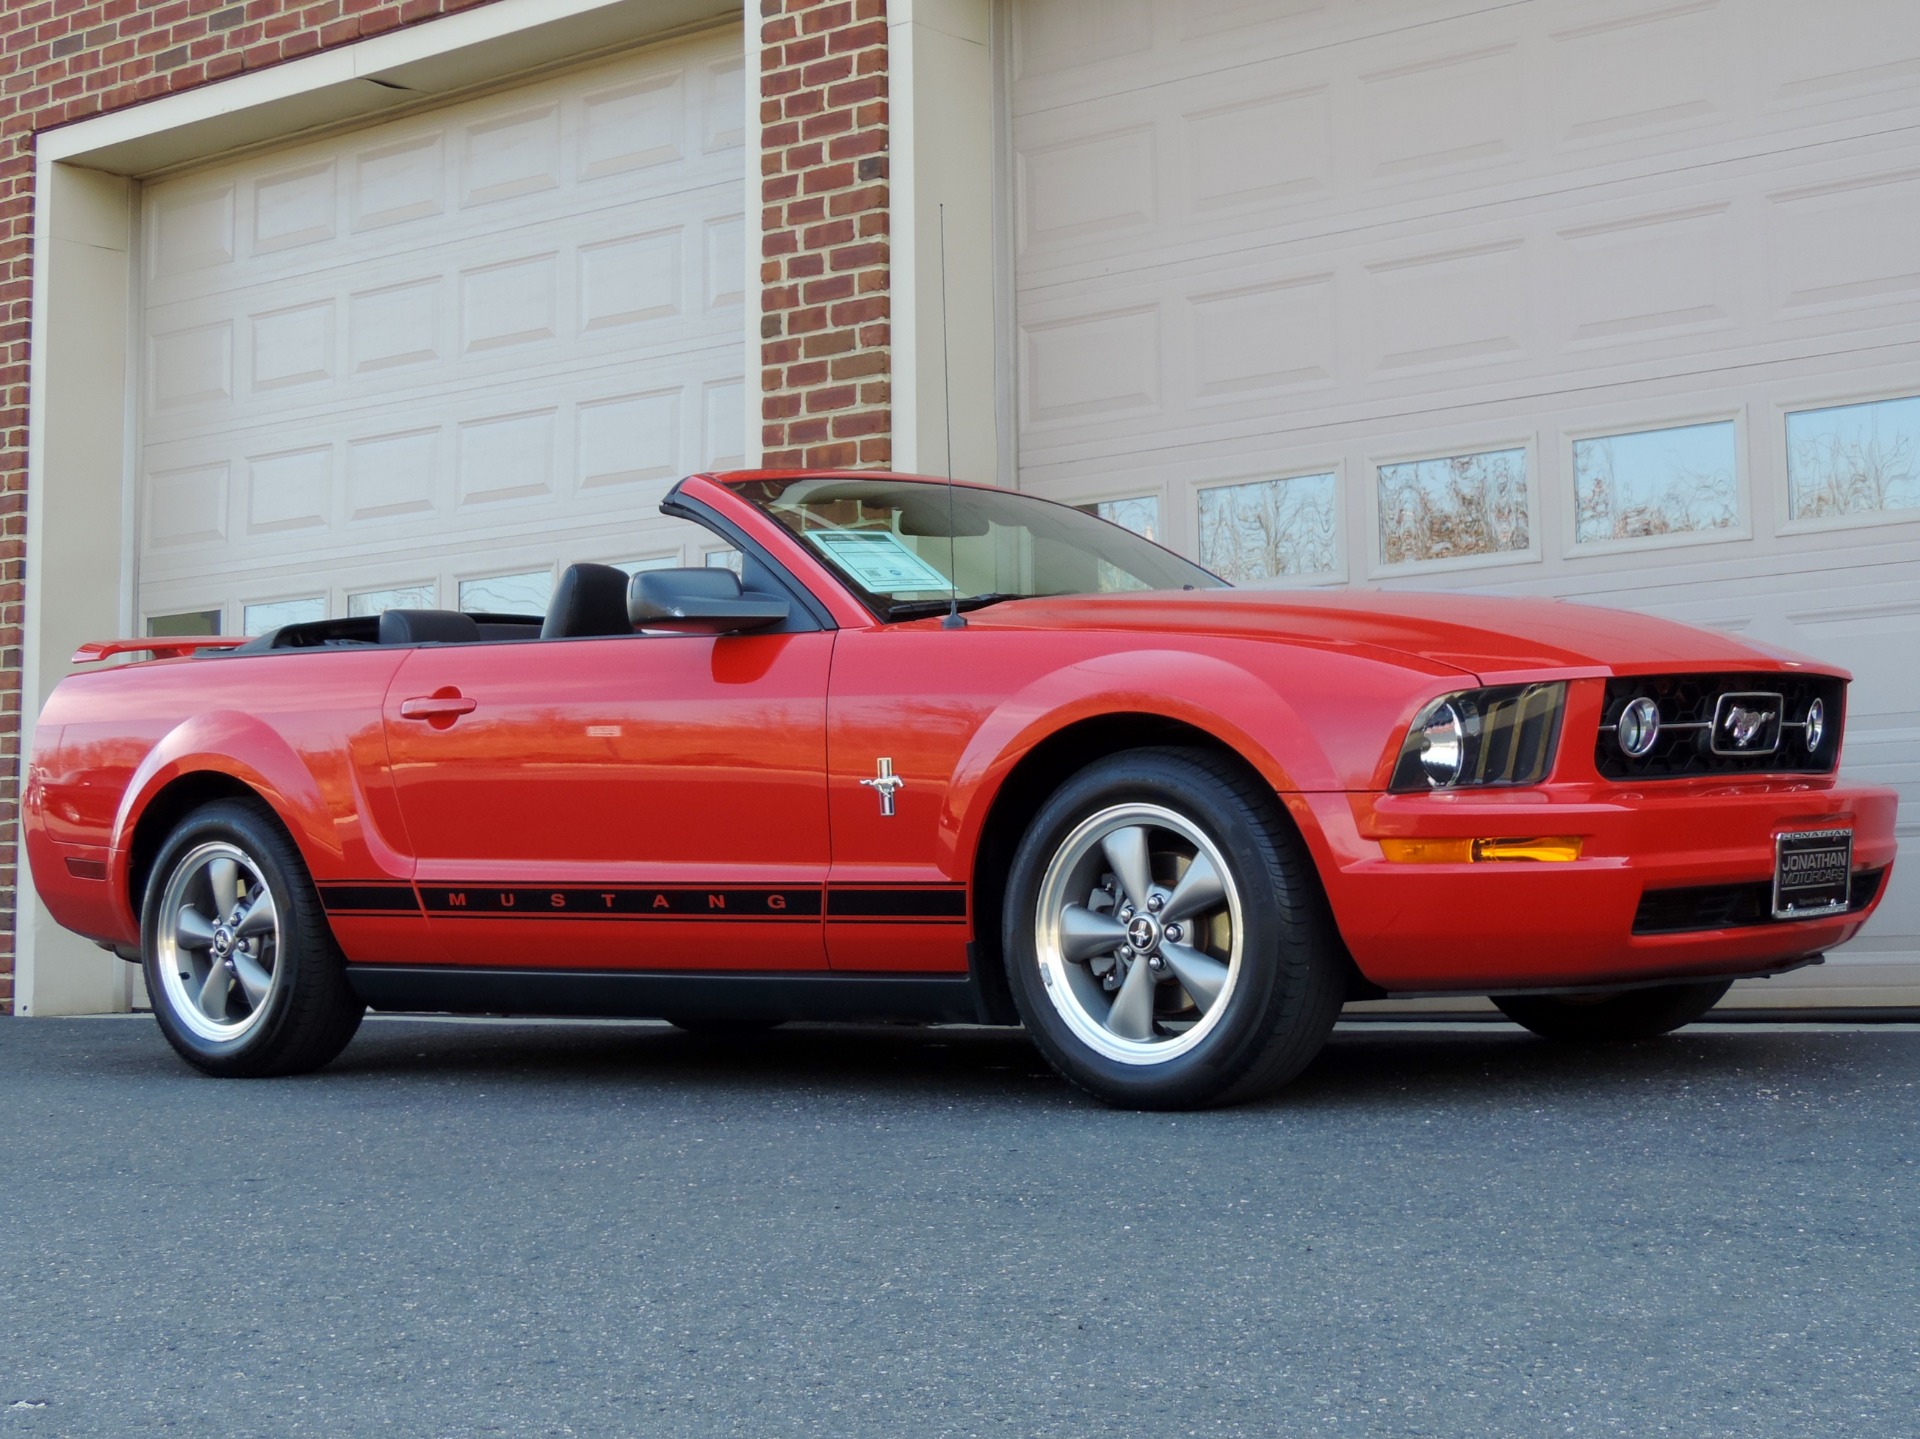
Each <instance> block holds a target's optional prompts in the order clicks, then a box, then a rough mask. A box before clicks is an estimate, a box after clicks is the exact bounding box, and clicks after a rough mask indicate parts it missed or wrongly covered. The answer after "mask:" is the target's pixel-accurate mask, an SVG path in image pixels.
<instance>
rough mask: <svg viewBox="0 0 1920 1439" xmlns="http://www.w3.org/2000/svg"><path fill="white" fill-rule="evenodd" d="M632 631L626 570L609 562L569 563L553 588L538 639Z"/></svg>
mask: <svg viewBox="0 0 1920 1439" xmlns="http://www.w3.org/2000/svg"><path fill="white" fill-rule="evenodd" d="M632 633H633V624H632V622H631V621H630V620H628V618H627V572H626V571H625V570H616V569H615V568H614V567H613V566H612V565H588V564H580V565H568V566H567V569H566V573H564V574H563V575H561V576H560V583H559V584H558V585H556V586H555V587H554V591H553V600H552V602H551V603H550V604H549V605H548V606H547V617H546V619H545V620H543V621H542V622H541V625H540V638H541V639H543V640H573V639H584V638H587V637H589V636H594V635H630V634H632Z"/></svg>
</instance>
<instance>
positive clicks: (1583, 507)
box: [1573, 420, 1740, 545]
mask: <svg viewBox="0 0 1920 1439" xmlns="http://www.w3.org/2000/svg"><path fill="white" fill-rule="evenodd" d="M1734 470H1735V439H1734V425H1733V421H1732V420H1723V421H1720V422H1718V423H1716V424H1708V425H1678V426H1674V427H1673V428H1671V429H1664V430H1639V431H1635V432H1633V433H1631V434H1624V435H1597V436H1595V437H1593V438H1592V439H1585V440H1575V441H1574V442H1573V484H1574V492H1575V498H1576V518H1575V531H1574V538H1575V539H1576V540H1577V541H1578V542H1579V543H1581V544H1583V545H1585V544H1593V543H1596V542H1599V541H1605V540H1638V539H1646V538H1648V537H1650V536H1654V535H1678V534H1691V533H1695V532H1698V531H1703V530H1727V529H1732V528H1733V527H1734V525H1735V523H1736V522H1737V521H1738V519H1739V517H1740V496H1739V487H1738V483H1737V481H1736V480H1735V477H1734Z"/></svg>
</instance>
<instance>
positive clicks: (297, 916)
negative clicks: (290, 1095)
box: [141, 800, 366, 1076]
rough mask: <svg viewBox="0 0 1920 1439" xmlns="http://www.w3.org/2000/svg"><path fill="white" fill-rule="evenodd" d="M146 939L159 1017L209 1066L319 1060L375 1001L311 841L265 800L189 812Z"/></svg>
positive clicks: (155, 879)
mask: <svg viewBox="0 0 1920 1439" xmlns="http://www.w3.org/2000/svg"><path fill="white" fill-rule="evenodd" d="M141 938H142V944H141V952H142V959H143V961H144V963H145V966H146V976H147V993H148V995H149V996H150V997H151V999H152V1001H153V1013H154V1018H156V1019H157V1020H158V1021H159V1022H160V1028H161V1030H162V1031H163V1032H164V1033H165V1034H166V1036H167V1039H168V1040H169V1041H170V1042H171V1043H172V1045H173V1047H174V1048H175V1049H176V1050H178V1051H179V1052H180V1054H181V1056H182V1057H183V1058H185V1059H186V1060H187V1061H188V1063H190V1064H193V1065H195V1066H196V1067H198V1068H200V1069H203V1070H205V1071H206V1072H207V1073H209V1074H218V1075H233V1076H241V1075H268V1074H296V1073H300V1072H302V1071H305V1070H309V1069H317V1068H319V1066H321V1065H323V1064H325V1063H326V1062H327V1061H328V1060H330V1059H332V1058H333V1057H334V1056H335V1055H336V1054H338V1053H339V1052H340V1051H341V1049H343V1048H344V1047H345V1046H346V1043H347V1041H348V1040H349V1039H351V1038H352V1037H353V1034H354V1031H355V1030H356V1029H358V1028H359V1026H360V1019H361V1016H362V1015H363V1014H364V1013H365V1010H366V1006H365V1005H363V1004H362V1003H361V1002H360V1000H359V998H358V997H357V996H356V995H355V994H354V993H353V991H352V989H351V987H350V986H349V985H348V983H347V978H346V973H345V967H344V961H343V959H342V957H341V954H340V950H339V948H338V947H337V946H336V945H335V944H334V940H333V932H332V930H331V929H329V928H328V925H327V919H326V915H325V913H324V912H323V911H322V909H321V907H320V900H319V896H318V895H317V894H316V893H315V892H314V888H313V883H312V881H311V880H310V879H309V878H308V876H307V872H306V868H305V866H304V865H302V864H301V862H300V856H299V852H298V851H297V850H295V848H294V847H293V843H292V841H291V840H289V839H288V838H287V835H286V832H285V831H284V830H283V829H282V828H281V827H280V824H279V822H278V821H277V820H276V819H275V818H274V817H273V814H272V812H271V811H269V810H267V809H266V808H265V807H264V806H263V805H260V804H258V803H252V802H248V801H243V800H223V801H220V802H219V803H216V804H210V805H207V806H205V807H204V808H201V809H198V810H195V811H194V812H193V813H192V814H190V815H188V816H187V818H186V819H185V820H183V821H182V822H181V823H180V825H179V827H178V828H176V829H175V830H174V832H173V833H172V834H171V835H170V836H169V837H168V839H167V842H166V844H165V845H164V846H163V847H162V848H161V851H160V853H159V855H158V857H157V858H156V859H155V861H154V865H153V868H152V871H151V873H150V875H149V878H148V883H147V893H146V903H145V906H144V911H143V914H142V917H141Z"/></svg>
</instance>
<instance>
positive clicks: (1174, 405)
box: [1012, 0, 1920, 1004]
mask: <svg viewBox="0 0 1920 1439" xmlns="http://www.w3.org/2000/svg"><path fill="white" fill-rule="evenodd" d="M1012 29H1013V34H1012V46H1013V51H1014V54H1013V70H1014V80H1013V140H1014V149H1015V151H1016V155H1017V172H1016V176H1015V188H1016V196H1015V216H1016V225H1017V235H1016V244H1017V250H1018V263H1017V284H1016V290H1017V320H1018V324H1017V333H1018V357H1017V359H1018V369H1019V380H1018V384H1019V444H1020V465H1021V483H1022V484H1023V485H1024V486H1027V487H1030V488H1032V489H1034V490H1036V491H1038V492H1040V493H1043V494H1046V495H1048V496H1051V497H1053V498H1058V499H1064V500H1069V501H1073V502H1076V503H1086V504H1096V503H1097V504H1101V505H1103V506H1104V507H1105V508H1106V509H1107V512H1108V513H1109V514H1111V515H1112V516H1114V517H1115V518H1118V519H1121V520H1122V521H1123V522H1126V523H1131V524H1133V525H1135V526H1136V527H1140V528H1146V527H1148V526H1151V527H1153V528H1154V530H1155V532H1156V533H1157V534H1158V535H1159V536H1161V537H1162V538H1164V539H1166V540H1169V541H1170V542H1172V543H1173V544H1174V545H1175V546H1176V547H1178V548H1180V549H1183V550H1186V551H1188V552H1189V553H1193V554H1195V555H1196V556H1197V557H1198V558H1199V559H1200V560H1201V561H1202V562H1203V563H1206V564H1209V565H1211V566H1213V567H1214V568H1217V569H1220V570H1222V571H1223V572H1225V573H1228V574H1229V575H1231V576H1233V577H1235V578H1238V579H1241V580H1244V581H1248V582H1253V583H1275V584H1347V583H1367V584H1384V585H1390V586H1394V587H1442V586H1444V587H1457V588H1469V587H1470V588H1473V589H1476V590H1496V591H1503V592H1508V593H1523V594H1553V595H1564V596H1569V597H1574V598H1580V599H1590V600H1593V601H1596V602H1601V603H1607V604H1615V605H1624V606H1629V607H1634V608H1638V609H1643V610H1648V611H1651V612H1654V613H1657V614H1662V615H1668V616H1672V617H1675V618H1679V619H1684V620H1688V621H1691V622H1694V623H1698V624H1705V625H1711V626H1715V627H1718V628H1721V629H1726V630H1734V631H1738V632H1740V633H1742V634H1746V635H1750V636H1752V637H1753V638H1755V639H1758V640H1764V641H1770V642H1776V643H1780V644H1785V645H1789V646H1792V647H1794V648H1796V649H1801V650H1805V651H1808V652H1810V653H1813V654H1815V655H1819V656H1822V657H1824V658H1827V659H1831V660H1834V661H1837V662H1839V663H1841V664H1844V665H1847V666H1848V667H1850V668H1851V669H1853V671H1854V672H1855V674H1856V675H1857V677H1858V679H1857V683H1856V685H1855V688H1854V692H1853V701H1852V713H1851V715H1850V728H1849V736H1848V742H1847V751H1846V768H1847V771H1848V773H1850V774H1851V775H1852V776H1853V777H1855V778H1857V779H1861V780H1871V781H1877V782H1880V783H1886V784H1891V785H1894V786H1895V787H1897V788H1898V789H1899V790H1900V791H1901V794H1902V798H1903V805H1904V808H1903V813H1902V820H1901V835H1902V837H1903V839H1904V841H1905V843H1906V845H1907V848H1908V855H1907V859H1906V861H1905V865H1904V869H1903V871H1902V872H1901V873H1899V874H1898V875H1897V876H1896V879H1895V882H1894V884H1893V887H1892V891H1891V893H1890V894H1889V896H1888V899H1887V901H1886V903H1885V904H1884V905H1883V907H1882V909H1881V911H1880V913H1879V915H1878V916H1877V917H1876V919H1875V922H1874V923H1873V924H1872V925H1871V926H1870V927H1869V928H1868V930H1867V932H1866V933H1865V934H1864V935H1863V936H1862V937H1861V938H1860V939H1859V940H1856V941H1855V942H1854V943H1853V944H1852V945H1850V946H1849V947H1848V948H1847V949H1845V950H1843V951H1841V952H1839V953H1837V954H1836V955H1835V956H1834V957H1833V959H1832V960H1831V961H1830V962H1829V963H1828V965H1827V966H1826V967H1825V968H1823V969H1817V970H1811V971H1807V972H1805V973H1803V974H1802V975H1799V976H1796V977H1794V978H1792V979H1782V980H1775V981H1765V982H1760V983H1757V984H1755V985H1750V986H1747V987H1746V991H1745V995H1744V997H1745V999H1746V1000H1747V1001H1748V1002H1764V1001H1765V1000H1767V999H1769V998H1772V999H1783V998H1786V999H1791V1000H1792V1001H1793V1002H1798V1003H1881V1002H1898V1003H1908V1004H1911V1003H1920V843H1917V842H1916V841H1920V258H1916V255H1920V251H1916V249H1915V244H1914V237H1915V235H1916V234H1920V89H1917V88H1916V86H1915V83H1914V82H1915V79H1916V77H1920V6H1916V5H1914V4H1913V3H1912V0H1847V3H1845V4H1831V5H1809V4H1806V3H1804V0H1722V3H1718V4H1715V3H1713V0H1706V3H1697V0H1689V3H1684V4H1663V3H1658V0H1632V3H1624V0H1531V3H1516V4H1505V5H1498V6H1488V5H1485V4H1483V3H1478V0H1470V3H1462V0H1377V3H1372V4H1367V5H1356V4H1345V3H1317V4H1316V3H1311V0H1098V3H1096V0H1016V3H1015V5H1014V9H1013V27H1012Z"/></svg>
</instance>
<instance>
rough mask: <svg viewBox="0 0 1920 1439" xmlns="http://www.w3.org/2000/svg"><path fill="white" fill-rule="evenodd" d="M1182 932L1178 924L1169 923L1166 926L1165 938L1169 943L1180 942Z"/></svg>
mask: <svg viewBox="0 0 1920 1439" xmlns="http://www.w3.org/2000/svg"><path fill="white" fill-rule="evenodd" d="M1182 933H1183V931H1182V930H1181V928H1180V926H1179V925H1177V924H1170V925H1168V926H1167V939H1168V941H1169V942H1170V943H1173V944H1178V943H1179V942H1180V936H1181V934H1182Z"/></svg>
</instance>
